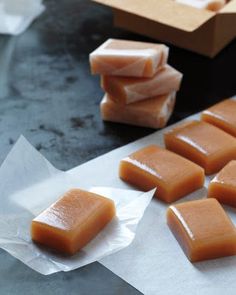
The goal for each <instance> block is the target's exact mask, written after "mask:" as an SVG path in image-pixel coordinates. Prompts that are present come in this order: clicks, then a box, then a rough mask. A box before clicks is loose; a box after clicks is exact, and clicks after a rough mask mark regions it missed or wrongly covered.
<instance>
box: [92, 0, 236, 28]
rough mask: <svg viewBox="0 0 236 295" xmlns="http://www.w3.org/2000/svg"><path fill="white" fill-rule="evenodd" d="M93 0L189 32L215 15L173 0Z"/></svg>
mask: <svg viewBox="0 0 236 295" xmlns="http://www.w3.org/2000/svg"><path fill="white" fill-rule="evenodd" d="M93 1H94V2H97V3H100V4H103V5H106V6H110V7H111V8H115V9H119V10H122V11H126V12H128V13H132V14H136V15H137V16H141V17H144V18H147V19H149V20H152V21H155V22H158V23H161V24H164V25H167V26H171V27H175V28H177V29H180V30H183V31H187V32H192V31H194V30H196V29H198V28H199V27H200V26H201V25H202V24H204V23H205V22H206V21H208V20H209V19H210V18H212V17H213V16H214V15H215V13H214V12H212V11H208V10H201V9H196V8H194V7H191V6H187V5H183V4H179V3H176V2H174V1H173V0H145V1H144V0H128V1H127V0H126V1H124V0H93ZM124 2H125V3H124ZM233 2H235V3H236V0H233ZM235 3H234V4H235Z"/></svg>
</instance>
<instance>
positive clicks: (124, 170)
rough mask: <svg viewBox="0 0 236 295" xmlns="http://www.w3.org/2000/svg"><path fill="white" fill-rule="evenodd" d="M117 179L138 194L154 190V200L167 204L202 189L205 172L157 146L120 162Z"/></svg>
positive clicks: (140, 151)
mask: <svg viewBox="0 0 236 295" xmlns="http://www.w3.org/2000/svg"><path fill="white" fill-rule="evenodd" d="M119 175H120V178H121V179H122V180H124V181H126V182H128V183H129V184H131V185H134V186H136V187H138V188H139V189H141V190H144V191H148V190H150V189H153V188H155V187H156V188H157V190H156V195H155V196H156V197H157V198H158V199H160V200H162V201H165V202H167V203H170V202H173V201H176V200H178V199H180V198H181V197H184V196H185V195H187V194H189V193H191V192H193V191H195V190H197V189H199V188H201V187H202V186H203V184H204V170H203V169H202V168H201V167H200V166H198V165H196V164H194V163H192V162H191V161H189V160H187V159H185V158H183V157H181V156H179V155H176V154H174V153H172V152H170V151H168V150H166V149H163V148H161V147H159V146H157V145H150V146H147V147H145V148H142V149H140V150H138V151H136V152H134V153H133V154H131V155H129V156H128V157H127V158H124V159H123V160H122V161H121V162H120V170H119Z"/></svg>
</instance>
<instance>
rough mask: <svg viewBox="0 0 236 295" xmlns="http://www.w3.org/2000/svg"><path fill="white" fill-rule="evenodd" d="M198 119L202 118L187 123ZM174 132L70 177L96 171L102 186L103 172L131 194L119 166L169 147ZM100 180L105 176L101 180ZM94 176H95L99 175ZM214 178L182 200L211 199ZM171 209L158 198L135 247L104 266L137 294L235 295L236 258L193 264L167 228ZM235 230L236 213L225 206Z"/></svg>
mask: <svg viewBox="0 0 236 295" xmlns="http://www.w3.org/2000/svg"><path fill="white" fill-rule="evenodd" d="M192 119H199V114H196V115H194V116H191V117H189V118H188V119H187V120H192ZM171 127H172V126H170V127H167V128H165V129H162V130H160V131H157V132H155V133H153V134H151V135H149V136H147V137H144V138H142V139H139V140H137V141H135V142H132V143H130V144H128V145H126V146H123V147H120V148H118V149H116V150H114V151H112V152H110V153H108V154H106V155H103V156H101V157H99V158H96V159H94V160H92V161H90V162H87V163H85V164H84V165H80V166H78V167H76V168H74V169H73V170H71V171H69V173H71V174H73V175H80V174H83V175H84V177H85V178H86V177H88V176H89V174H90V171H91V169H92V168H93V167H96V175H97V177H96V180H94V184H95V185H102V184H103V181H104V179H103V175H102V171H103V170H107V171H110V173H109V175H107V178H106V183H107V185H109V186H115V187H120V188H125V189H127V188H131V187H130V186H128V185H127V184H125V183H124V182H122V181H121V180H120V179H119V178H118V177H117V169H118V166H119V161H120V160H121V159H122V158H124V157H126V156H127V155H129V154H130V153H132V152H134V151H136V150H138V149H139V148H142V147H144V146H146V145H148V144H159V145H161V146H164V143H163V133H164V132H166V131H167V130H168V129H169V128H171ZM100 174H101V176H100ZM94 175H95V173H94ZM213 177H214V175H212V176H209V177H206V182H205V187H204V188H202V189H200V190H197V191H196V192H194V193H192V194H190V195H188V196H186V197H185V198H182V199H180V200H179V202H183V201H186V200H194V199H200V198H206V196H207V186H208V183H209V181H210V180H211V179H212V178H213ZM167 207H168V204H164V203H163V202H161V201H159V200H157V199H156V198H153V199H152V201H151V204H150V205H149V206H148V208H147V211H146V212H145V215H144V217H143V219H142V220H141V222H140V225H139V227H138V231H137V234H136V237H135V239H134V241H133V243H132V244H131V245H130V246H129V247H127V248H125V249H123V250H121V251H119V252H118V253H116V254H112V255H110V256H107V257H105V258H104V259H102V260H101V261H100V262H101V263H102V264H103V265H104V266H106V267H107V268H108V269H110V270H111V271H113V272H114V273H115V274H116V275H118V276H120V277H121V278H122V279H124V280H125V281H127V282H128V283H129V284H131V285H132V286H134V287H135V288H136V289H138V290H139V291H141V292H142V293H144V294H148V295H157V294H158V295H173V294H175V295H183V294H191V295H200V294H207V295H218V294H219V295H221V294H227V295H235V289H236V281H235V277H236V256H233V257H225V258H220V259H214V260H209V261H203V262H198V263H191V262H189V261H188V259H187V258H186V256H185V255H184V253H183V251H182V249H181V247H180V246H179V244H178V242H177V241H176V240H175V238H174V236H173V235H172V233H171V232H170V230H169V228H168V226H167V224H166V209H167ZM224 208H225V210H226V212H227V214H229V216H230V217H231V219H232V221H233V222H234V224H236V210H235V209H233V208H230V207H227V206H224Z"/></svg>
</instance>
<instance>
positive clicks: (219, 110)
mask: <svg viewBox="0 0 236 295" xmlns="http://www.w3.org/2000/svg"><path fill="white" fill-rule="evenodd" d="M201 119H202V120H203V121H206V122H208V123H210V124H213V125H215V126H217V127H219V128H220V129H223V130H224V131H226V132H227V133H229V134H231V135H233V136H235V137H236V100H232V99H226V100H223V101H222V102H220V103H217V104H216V105H213V106H212V107H210V108H209V109H207V110H205V111H204V112H203V113H202V116H201Z"/></svg>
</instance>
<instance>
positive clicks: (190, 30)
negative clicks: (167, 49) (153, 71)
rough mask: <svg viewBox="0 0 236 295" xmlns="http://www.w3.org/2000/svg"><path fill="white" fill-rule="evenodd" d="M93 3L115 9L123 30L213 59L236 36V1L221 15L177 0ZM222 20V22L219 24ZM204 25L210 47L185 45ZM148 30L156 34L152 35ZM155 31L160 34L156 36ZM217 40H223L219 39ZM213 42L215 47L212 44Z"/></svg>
mask: <svg viewBox="0 0 236 295" xmlns="http://www.w3.org/2000/svg"><path fill="white" fill-rule="evenodd" d="M92 1H93V2H96V3H99V4H102V5H105V6H109V7H111V8H112V9H113V10H114V13H115V24H116V25H118V26H121V27H122V28H127V29H129V30H131V31H134V32H137V33H139V32H140V33H141V34H145V35H147V36H149V37H154V38H158V37H159V36H160V40H164V41H167V42H170V43H172V44H175V45H177V46H180V47H183V48H187V49H190V50H193V51H196V52H199V53H201V54H205V55H208V56H211V57H212V56H214V55H215V54H216V53H218V52H219V51H220V50H221V49H222V48H223V47H224V46H225V45H226V44H227V43H229V42H230V41H231V40H232V39H233V38H234V37H235V36H236V0H231V1H230V2H229V3H228V4H226V5H225V7H224V8H223V9H221V11H220V12H218V13H215V12H212V11H209V10H205V9H197V8H194V7H191V6H187V5H184V4H180V3H176V2H174V1H173V0H125V1H124V0H92ZM129 16H130V17H131V19H130V21H129V22H128V21H127V17H129ZM125 18H126V19H125ZM226 18H227V20H228V21H226V23H225V24H223V26H222V24H221V25H219V23H220V22H221V23H222V19H224V20H225V19H226ZM232 18H233V22H232ZM218 19H220V20H219V21H218ZM139 21H140V23H141V22H143V23H145V24H146V25H147V24H148V25H150V26H152V27H151V28H150V27H146V28H143V29H142V30H140V27H141V24H140V25H139V24H138V22H139ZM147 21H148V23H147ZM132 22H133V24H132ZM134 23H135V24H134ZM215 23H216V24H215ZM217 23H218V24H217ZM154 25H155V27H154ZM158 25H159V26H161V28H160V31H161V32H162V33H161V34H159V31H158V29H159V27H158ZM163 26H164V28H165V29H166V30H165V35H164V34H163ZM204 26H206V30H205V32H203V33H202V37H203V38H204V39H202V41H203V42H207V43H209V46H208V48H204V49H202V48H201V46H200V48H199V49H198V44H196V42H192V40H190V42H189V44H188V43H186V44H185V43H184V42H183V44H181V42H182V41H181V39H182V40H183V39H184V38H185V37H188V36H190V34H192V35H194V32H195V31H198V30H200V29H202V27H203V29H204ZM219 27H221V28H219ZM171 29H172V30H171ZM173 29H174V31H173ZM148 30H149V31H152V32H151V33H150V32H149V31H148ZM155 30H156V33H154V31H155ZM176 30H177V31H178V32H182V34H186V35H183V36H182V38H180V37H179V36H175V34H174V32H176ZM216 30H219V31H220V32H219V34H218V35H220V37H219V36H213V34H214V35H215V34H216V35H217V33H218V32H217V31H216ZM223 30H227V31H226V33H225V34H226V37H224V36H223V35H224V34H222V32H223ZM178 32H177V33H178ZM223 33H224V32H223ZM209 34H211V35H212V36H209ZM177 35H178V34H177ZM199 37H200V39H201V36H199V34H198V36H197V39H198V40H199ZM208 37H209V38H208ZM217 38H218V39H219V38H220V39H221V40H218V39H217ZM158 39H159V38H158ZM208 39H211V40H208ZM193 40H194V37H193ZM210 42H211V43H212V44H210ZM190 43H193V44H190ZM213 43H214V44H213ZM181 45H182V46H181ZM205 47H206V46H205Z"/></svg>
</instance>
